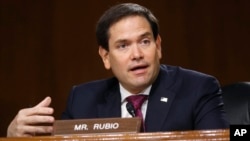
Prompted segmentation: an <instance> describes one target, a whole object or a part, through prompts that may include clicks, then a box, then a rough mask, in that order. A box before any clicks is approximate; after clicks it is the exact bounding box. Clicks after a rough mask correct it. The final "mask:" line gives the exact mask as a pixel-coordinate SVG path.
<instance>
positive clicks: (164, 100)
mask: <svg viewBox="0 0 250 141" xmlns="http://www.w3.org/2000/svg"><path fill="white" fill-rule="evenodd" d="M171 79H172V78H171V76H170V75H169V72H167V71H166V70H162V68H161V70H160V73H159V75H158V78H157V79H156V81H155V83H154V84H153V86H152V89H151V92H150V95H149V99H148V107H147V114H146V120H145V125H146V131H147V132H152V131H161V127H162V125H163V123H164V121H166V117H167V116H168V112H169V109H170V107H171V104H172V102H173V100H174V98H175V93H174V92H172V91H171V90H170V87H171V84H172V83H173V82H174V81H173V80H171Z"/></svg>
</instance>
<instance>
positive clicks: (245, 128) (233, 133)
mask: <svg viewBox="0 0 250 141" xmlns="http://www.w3.org/2000/svg"><path fill="white" fill-rule="evenodd" d="M249 137H250V125H230V141H249Z"/></svg>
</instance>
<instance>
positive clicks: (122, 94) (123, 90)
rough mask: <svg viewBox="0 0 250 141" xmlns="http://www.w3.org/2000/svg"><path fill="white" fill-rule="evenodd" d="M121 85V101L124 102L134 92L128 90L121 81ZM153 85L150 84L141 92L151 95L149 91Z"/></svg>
mask: <svg viewBox="0 0 250 141" xmlns="http://www.w3.org/2000/svg"><path fill="white" fill-rule="evenodd" d="M119 87H120V93H121V98H122V99H121V100H122V101H121V102H123V101H124V100H125V99H126V98H127V97H128V96H131V95H133V94H131V93H130V92H129V91H128V90H126V89H125V88H124V87H123V86H122V85H121V83H119ZM151 87H152V85H150V86H148V87H147V88H146V89H144V90H143V91H141V92H140V94H144V95H149V92H150V90H151Z"/></svg>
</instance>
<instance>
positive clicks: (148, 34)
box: [115, 32, 152, 44]
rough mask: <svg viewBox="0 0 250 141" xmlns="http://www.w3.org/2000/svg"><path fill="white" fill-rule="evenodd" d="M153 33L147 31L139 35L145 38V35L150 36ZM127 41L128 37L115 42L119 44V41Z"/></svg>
mask: <svg viewBox="0 0 250 141" xmlns="http://www.w3.org/2000/svg"><path fill="white" fill-rule="evenodd" d="M151 35H152V34H151V33H150V32H145V33H143V34H141V35H140V36H139V38H144V37H148V36H151ZM126 41H127V39H118V40H117V41H115V44H117V43H124V42H126Z"/></svg>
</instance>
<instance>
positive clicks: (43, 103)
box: [35, 96, 52, 107]
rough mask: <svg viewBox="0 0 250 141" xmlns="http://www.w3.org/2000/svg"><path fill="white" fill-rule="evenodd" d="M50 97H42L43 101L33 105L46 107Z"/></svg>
mask: <svg viewBox="0 0 250 141" xmlns="http://www.w3.org/2000/svg"><path fill="white" fill-rule="evenodd" d="M51 101H52V99H51V97H49V96H48V97H46V98H44V100H43V101H41V102H40V103H38V104H37V105H36V106H35V107H48V106H49V105H50V103H51Z"/></svg>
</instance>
